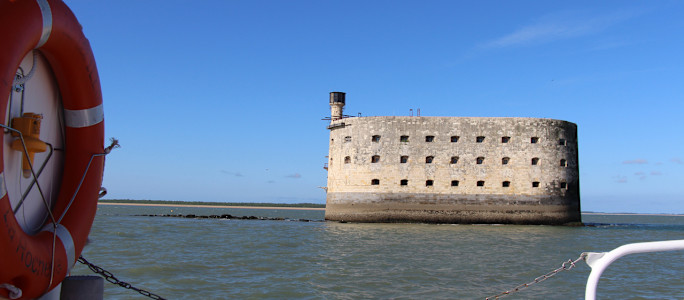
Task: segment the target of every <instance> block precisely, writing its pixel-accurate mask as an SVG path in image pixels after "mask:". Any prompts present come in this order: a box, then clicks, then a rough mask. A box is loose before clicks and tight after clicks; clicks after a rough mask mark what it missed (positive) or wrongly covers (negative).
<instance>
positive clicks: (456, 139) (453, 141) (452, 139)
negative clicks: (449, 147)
mask: <svg viewBox="0 0 684 300" xmlns="http://www.w3.org/2000/svg"><path fill="white" fill-rule="evenodd" d="M451 142H452V143H456V142H458V136H456V135H453V136H451Z"/></svg>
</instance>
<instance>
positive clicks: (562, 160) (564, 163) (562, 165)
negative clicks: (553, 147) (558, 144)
mask: <svg viewBox="0 0 684 300" xmlns="http://www.w3.org/2000/svg"><path fill="white" fill-rule="evenodd" d="M560 166H561V167H567V166H568V161H566V160H565V159H561V160H560Z"/></svg>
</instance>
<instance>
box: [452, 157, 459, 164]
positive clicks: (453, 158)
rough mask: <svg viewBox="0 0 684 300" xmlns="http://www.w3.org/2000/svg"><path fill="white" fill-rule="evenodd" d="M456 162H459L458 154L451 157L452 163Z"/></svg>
mask: <svg viewBox="0 0 684 300" xmlns="http://www.w3.org/2000/svg"><path fill="white" fill-rule="evenodd" d="M456 163H458V156H452V157H451V164H452V165H453V164H456Z"/></svg>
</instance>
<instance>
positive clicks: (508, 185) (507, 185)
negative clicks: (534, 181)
mask: <svg viewBox="0 0 684 300" xmlns="http://www.w3.org/2000/svg"><path fill="white" fill-rule="evenodd" d="M510 186H511V182H510V181H504V182H502V183H501V187H510Z"/></svg>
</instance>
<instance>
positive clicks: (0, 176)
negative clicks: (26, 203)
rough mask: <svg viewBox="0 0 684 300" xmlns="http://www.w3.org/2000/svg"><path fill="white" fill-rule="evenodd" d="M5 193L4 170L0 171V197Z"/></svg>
mask: <svg viewBox="0 0 684 300" xmlns="http://www.w3.org/2000/svg"><path fill="white" fill-rule="evenodd" d="M5 195H7V186H6V185H5V172H0V198H2V197H5Z"/></svg>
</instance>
